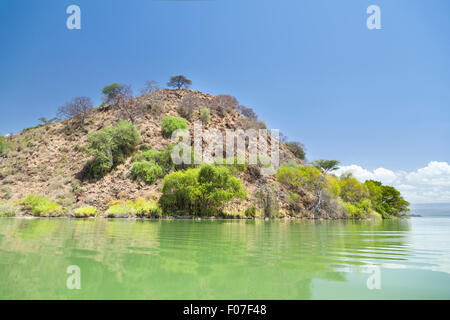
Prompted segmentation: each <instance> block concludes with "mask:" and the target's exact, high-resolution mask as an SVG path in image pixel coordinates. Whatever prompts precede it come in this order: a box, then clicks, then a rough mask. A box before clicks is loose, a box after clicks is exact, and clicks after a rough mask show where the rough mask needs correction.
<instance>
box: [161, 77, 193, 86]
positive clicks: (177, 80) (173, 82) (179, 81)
mask: <svg viewBox="0 0 450 320" xmlns="http://www.w3.org/2000/svg"><path fill="white" fill-rule="evenodd" d="M191 85H192V81H191V80H189V79H188V78H186V77H185V76H182V75H179V76H173V77H171V78H170V80H169V82H167V86H168V87H170V88H176V89H181V88H189V87H190V86H191Z"/></svg>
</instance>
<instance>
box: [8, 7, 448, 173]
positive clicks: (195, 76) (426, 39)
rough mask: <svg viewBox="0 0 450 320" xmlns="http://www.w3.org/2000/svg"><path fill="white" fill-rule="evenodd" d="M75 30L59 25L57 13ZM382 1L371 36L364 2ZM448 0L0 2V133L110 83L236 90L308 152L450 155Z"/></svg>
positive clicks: (372, 160)
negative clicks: (71, 16) (71, 11)
mask: <svg viewBox="0 0 450 320" xmlns="http://www.w3.org/2000/svg"><path fill="white" fill-rule="evenodd" d="M71 4H76V5H78V6H80V8H81V11H82V29H81V30H68V29H67V28H66V19H67V17H68V15H67V14H66V8H67V7H68V6H69V5H71ZM371 4H376V5H379V6H380V8H381V23H382V30H368V29H367V27H366V19H367V17H368V15H367V14H366V8H367V7H368V6H369V5H371ZM449 36H450V2H449V1H446V0H442V1H439V0H433V1H424V0H422V1H417V0H416V1H411V0H407V1H406V0H396V1H381V0H370V1H364V0H355V1H351V0H343V1H332V0H328V1H322V0H310V1H300V0H295V1H294V0H292V1H287V0H285V1H275V0H270V1H269V0H258V1H251V0H240V1H238V0H226V1H225V0H210V1H208V0H203V1H182V0H179V1H164V0H160V1H151V0H129V1H111V0H109V1H106V0H95V1H92V0H71V1H64V0H45V1H32V0H29V1H25V0H2V1H1V2H0V43H1V46H2V50H0V97H1V99H0V107H1V118H0V134H7V133H10V132H13V133H14V132H18V131H20V130H21V129H23V128H25V127H29V126H33V125H36V124H37V123H38V120H37V119H38V118H40V117H42V116H45V117H47V118H48V117H53V116H54V115H55V113H56V109H57V108H58V106H59V105H61V104H63V103H64V102H66V101H67V100H70V99H71V98H72V97H74V96H80V95H85V96H90V97H92V99H93V101H94V102H95V103H96V104H99V103H100V102H101V93H100V91H101V88H103V87H104V86H105V85H107V84H110V83H111V82H118V83H126V84H131V85H132V86H133V88H134V90H135V92H136V93H137V92H139V89H140V88H141V87H142V86H143V84H144V82H145V80H150V79H151V80H156V81H158V82H160V83H161V84H165V83H166V82H167V80H168V78H169V77H170V76H171V75H175V74H184V75H186V76H187V77H188V78H190V79H192V81H193V86H192V88H193V89H198V90H201V91H204V92H208V93H212V94H220V93H227V94H232V95H234V96H236V97H237V98H238V100H239V101H240V102H241V103H242V104H244V105H247V106H249V107H252V108H254V109H255V111H256V112H257V113H258V115H259V116H260V118H261V119H263V120H265V121H266V122H267V123H268V125H269V127H270V128H277V129H280V130H281V131H282V132H284V133H285V134H286V135H287V136H288V137H289V138H290V139H291V140H297V141H301V142H302V143H304V144H305V145H306V149H307V156H308V158H309V159H317V158H331V159H338V160H340V161H341V162H342V164H343V165H347V166H350V165H354V164H357V165H359V166H361V167H363V168H365V169H367V170H375V169H377V168H380V167H382V168H388V169H389V170H393V171H398V170H406V171H414V170H418V169H419V168H423V167H425V166H427V164H428V163H430V162H431V161H438V162H447V161H448V160H449V159H450V143H449V141H450V130H449V126H450V124H449V123H450V121H449V120H450V40H449V39H450V37H449Z"/></svg>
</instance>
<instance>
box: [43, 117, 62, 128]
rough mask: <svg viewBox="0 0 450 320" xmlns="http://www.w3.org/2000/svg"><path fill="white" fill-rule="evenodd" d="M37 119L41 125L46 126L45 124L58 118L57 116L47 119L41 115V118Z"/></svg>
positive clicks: (51, 122)
mask: <svg viewBox="0 0 450 320" xmlns="http://www.w3.org/2000/svg"><path fill="white" fill-rule="evenodd" d="M38 120H39V121H40V122H42V125H43V126H46V125H49V124H53V123H55V122H56V121H57V120H58V118H51V119H49V120H47V118H45V117H42V118H39V119H38Z"/></svg>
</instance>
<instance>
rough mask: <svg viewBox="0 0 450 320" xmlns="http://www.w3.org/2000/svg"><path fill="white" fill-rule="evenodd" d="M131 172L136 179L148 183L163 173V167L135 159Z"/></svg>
mask: <svg viewBox="0 0 450 320" xmlns="http://www.w3.org/2000/svg"><path fill="white" fill-rule="evenodd" d="M131 172H132V173H133V176H134V177H135V178H136V179H137V180H142V181H145V182H146V183H148V184H152V183H154V182H155V181H156V179H158V178H160V177H161V176H162V175H163V169H162V168H161V167H160V166H159V165H157V164H156V163H154V162H150V161H136V162H135V163H134V164H133V168H132V169H131Z"/></svg>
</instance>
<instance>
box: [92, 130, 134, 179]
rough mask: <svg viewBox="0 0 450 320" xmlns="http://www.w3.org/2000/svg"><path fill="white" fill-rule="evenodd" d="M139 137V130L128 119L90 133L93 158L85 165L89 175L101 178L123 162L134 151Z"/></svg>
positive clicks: (93, 177)
mask: <svg viewBox="0 0 450 320" xmlns="http://www.w3.org/2000/svg"><path fill="white" fill-rule="evenodd" d="M139 138H140V137H139V132H138V131H137V130H136V129H135V127H134V126H133V124H132V123H130V122H128V121H119V123H118V124H117V125H115V126H109V127H105V128H103V129H102V130H100V131H97V132H94V133H92V134H90V135H89V137H88V142H89V146H88V148H87V151H88V153H89V154H90V155H91V156H93V159H92V160H91V161H90V162H88V164H87V165H86V167H85V173H86V175H87V177H88V178H90V179H97V178H100V177H102V176H104V175H105V174H107V173H108V172H109V171H111V169H112V168H113V167H115V166H117V165H118V164H120V163H123V162H124V161H125V159H126V157H127V156H128V155H130V154H131V153H132V152H133V150H134V148H135V146H136V144H137V143H138V142H139Z"/></svg>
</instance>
